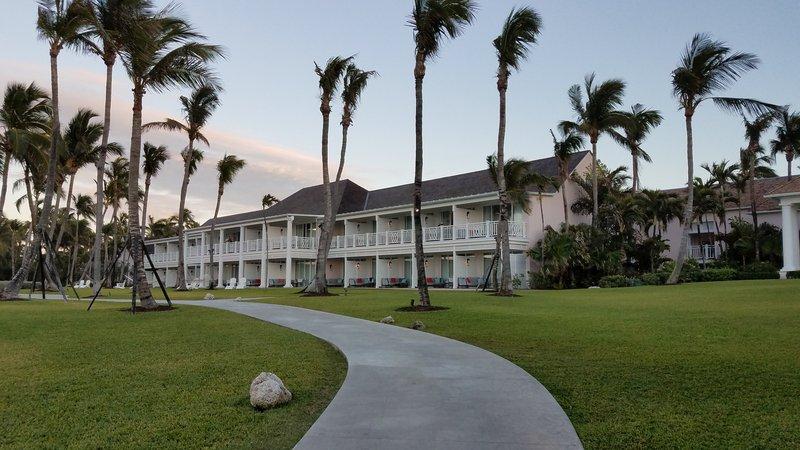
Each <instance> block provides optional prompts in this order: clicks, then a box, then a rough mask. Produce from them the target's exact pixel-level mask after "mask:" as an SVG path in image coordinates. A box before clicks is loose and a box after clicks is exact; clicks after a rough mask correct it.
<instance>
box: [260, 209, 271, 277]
mask: <svg viewBox="0 0 800 450" xmlns="http://www.w3.org/2000/svg"><path fill="white" fill-rule="evenodd" d="M268 242H269V241H268V240H267V224H265V223H263V224H261V285H260V286H259V287H262V288H264V287H267V277H268V276H269V274H268V273H267V266H268V265H269V261H267V243H268Z"/></svg>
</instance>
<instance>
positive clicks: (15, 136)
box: [0, 83, 50, 215]
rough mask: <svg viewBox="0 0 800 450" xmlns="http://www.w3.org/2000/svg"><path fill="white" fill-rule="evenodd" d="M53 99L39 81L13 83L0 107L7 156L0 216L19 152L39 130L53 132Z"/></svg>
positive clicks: (20, 152)
mask: <svg viewBox="0 0 800 450" xmlns="http://www.w3.org/2000/svg"><path fill="white" fill-rule="evenodd" d="M49 121H50V102H49V97H48V95H47V93H46V92H45V91H43V90H42V89H41V88H39V87H38V86H37V85H36V84H35V83H31V84H29V85H24V84H22V83H9V84H8V85H7V86H6V90H5V93H4V95H3V104H2V106H1V107H0V125H2V126H3V133H2V136H0V144H2V151H3V153H4V155H3V172H2V173H3V181H2V187H0V215H2V214H3V213H2V209H3V208H4V207H5V204H6V192H7V189H8V174H9V169H10V168H11V163H12V161H14V159H15V155H16V156H19V155H21V154H22V153H23V152H24V147H26V146H27V145H28V143H29V141H30V138H31V137H32V136H33V137H34V138H35V134H36V133H49V132H50V123H49Z"/></svg>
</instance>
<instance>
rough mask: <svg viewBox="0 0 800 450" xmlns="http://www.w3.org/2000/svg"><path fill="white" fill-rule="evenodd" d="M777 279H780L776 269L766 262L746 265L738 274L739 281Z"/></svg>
mask: <svg viewBox="0 0 800 450" xmlns="http://www.w3.org/2000/svg"><path fill="white" fill-rule="evenodd" d="M778 278H780V273H778V269H776V268H775V266H774V265H772V264H771V263H768V262H759V263H753V264H750V265H747V266H745V267H744V268H743V269H742V270H741V271H740V272H739V279H740V280H774V279H778Z"/></svg>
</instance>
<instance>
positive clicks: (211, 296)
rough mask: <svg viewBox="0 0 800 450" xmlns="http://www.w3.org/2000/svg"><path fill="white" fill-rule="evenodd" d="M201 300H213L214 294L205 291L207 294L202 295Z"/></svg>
mask: <svg viewBox="0 0 800 450" xmlns="http://www.w3.org/2000/svg"><path fill="white" fill-rule="evenodd" d="M203 300H214V294H211V293H207V294H206V295H205V296H204V297H203Z"/></svg>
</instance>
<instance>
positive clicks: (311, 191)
mask: <svg viewBox="0 0 800 450" xmlns="http://www.w3.org/2000/svg"><path fill="white" fill-rule="evenodd" d="M529 164H530V168H531V169H532V170H535V171H537V172H539V173H542V174H545V175H548V176H553V177H556V176H557V175H558V162H557V161H556V160H555V159H554V158H546V159H541V160H536V161H531V162H530V163H529ZM590 164H591V157H590V154H589V153H588V152H579V153H576V154H574V155H573V156H572V158H571V160H570V162H569V167H568V169H569V172H570V173H574V172H577V173H584V172H585V171H586V170H587V169H588V168H589V167H590ZM412 187H413V186H412V185H411V184H406V185H401V186H394V187H389V188H384V189H378V190H373V191H368V190H366V189H364V188H362V187H361V186H359V185H357V184H356V183H354V182H352V181H350V180H343V181H341V182H339V184H338V185H337V186H334V187H333V190H334V193H335V197H334V199H333V200H334V207H337V206H338V211H339V213H338V215H337V220H336V223H335V226H334V230H333V239H332V241H331V248H330V252H329V255H328V267H327V268H326V272H327V278H328V281H329V284H331V285H343V286H374V287H395V286H397V287H402V286H408V287H414V286H415V284H416V277H415V276H414V274H416V266H415V265H416V259H415V258H414V240H413V239H414V232H413V230H414V225H415V224H414V219H413V214H412V204H411V199H412ZM562 189H564V190H565V192H566V195H567V199H568V201H569V203H570V204H571V203H572V202H573V201H575V200H576V199H577V198H578V197H580V196H581V195H582V191H581V189H580V187H579V186H578V185H577V184H575V183H573V182H571V181H570V182H567V183H565V184H564V186H562V187H560V188H559V189H554V188H551V189H550V190H548V191H546V192H541V193H539V192H530V193H529V195H530V199H531V211H532V212H531V213H530V214H528V213H525V212H524V211H521V210H520V209H519V208H514V210H513V212H512V214H511V217H510V221H509V239H510V246H511V271H512V275H513V276H515V277H516V278H518V279H520V281H522V282H523V284H524V285H527V283H526V282H525V280H526V279H527V276H528V271H529V270H530V261H529V258H528V257H527V255H526V252H527V250H528V249H529V248H530V247H532V246H533V245H534V244H535V243H536V242H537V241H538V240H539V239H541V237H542V235H543V232H544V228H545V227H546V226H558V225H560V223H561V222H563V220H564V218H563V215H564V212H563V206H562V205H563V203H562V202H563V199H562V191H561V190H562ZM422 191H423V201H422V211H421V220H422V221H423V223H422V227H423V239H424V242H423V246H424V250H425V269H426V270H425V272H426V274H427V277H428V278H429V280H428V281H429V283H430V284H432V285H433V286H435V287H449V288H458V287H475V286H476V285H477V284H478V282H479V281H480V279H481V278H482V277H486V276H487V274H488V273H489V268H490V266H491V264H492V259H493V256H494V254H495V247H496V243H495V236H496V233H497V223H498V222H497V219H498V215H499V201H498V197H497V190H496V187H495V185H494V183H493V182H492V180H491V178H490V176H489V174H488V172H487V171H486V170H481V171H476V172H470V173H465V174H459V175H454V176H449V177H444V178H438V179H432V180H428V181H425V182H424V183H423V189H422ZM323 193H324V191H323V187H322V185H317V186H312V187H307V188H304V189H301V190H299V191H297V192H295V193H294V194H292V195H290V196H289V197H287V198H285V199H284V200H283V201H281V202H279V203H277V204H275V205H273V206H272V207H270V208H268V209H266V210H256V211H250V212H246V213H241V214H234V215H230V216H225V217H219V218H218V219H217V220H216V222H215V223H214V228H215V229H214V231H213V234H212V232H211V225H212V221H211V220H209V221H207V222H206V223H204V224H203V225H202V226H200V227H198V228H194V229H191V230H187V231H186V232H185V236H184V239H185V242H184V248H185V266H186V267H185V270H186V280H187V282H189V283H191V282H198V283H202V284H207V283H208V281H209V280H211V279H215V280H216V281H217V283H218V285H219V286H223V285H228V284H231V283H237V284H239V283H244V284H246V285H247V286H253V287H292V286H300V285H304V284H306V283H308V282H310V280H311V279H313V277H314V272H315V260H316V253H317V227H318V225H319V224H320V223H321V222H322V219H323V211H324V210H323V198H324V194H323ZM540 199H541V210H543V211H544V217H545V222H544V223H542V219H541V215H540V214H539V211H540V207H539V206H540V205H539V204H538V202H539V201H540ZM569 214H570V217H569V219H570V223H580V222H587V221H588V220H589V218H588V217H587V216H580V215H573V213H572V212H571V211H570V212H569ZM146 243H147V246H148V250H149V251H150V253H151V255H152V259H153V262H154V264H155V265H156V268H157V269H158V272H159V275H160V276H161V277H162V280H165V283H166V285H167V286H172V285H174V284H175V280H176V277H177V261H178V241H177V238H175V237H173V238H165V239H149V240H147V242H146ZM211 251H213V252H214V264H213V265H212V264H211V262H210V256H211V255H210V252H211ZM148 276H149V277H152V274H148ZM242 280H243V281H242ZM151 281H154V279H153V278H151Z"/></svg>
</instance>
